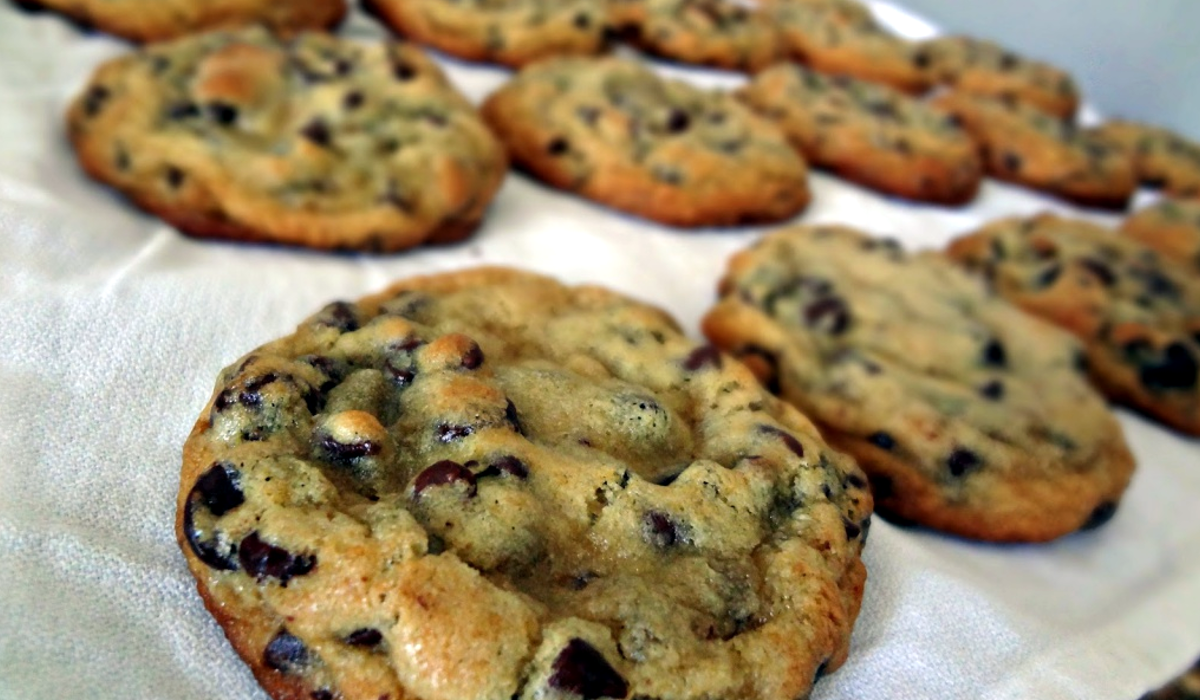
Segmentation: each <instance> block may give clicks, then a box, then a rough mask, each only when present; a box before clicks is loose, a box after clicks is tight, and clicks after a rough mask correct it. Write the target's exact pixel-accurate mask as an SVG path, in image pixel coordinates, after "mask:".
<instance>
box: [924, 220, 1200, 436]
mask: <svg viewBox="0 0 1200 700" xmlns="http://www.w3.org/2000/svg"><path fill="white" fill-rule="evenodd" d="M948 252H949V254H950V255H951V257H953V258H955V259H956V260H958V261H959V262H961V263H962V264H963V265H965V266H966V267H967V268H968V269H971V270H973V271H975V272H978V273H980V274H982V275H984V276H985V277H986V278H987V279H988V280H989V281H990V283H991V285H992V286H993V287H994V288H995V289H996V290H997V291H998V292H999V293H1000V294H1001V295H1002V296H1004V297H1006V298H1008V299H1010V300H1011V301H1013V302H1014V303H1016V304H1017V305H1019V306H1020V307H1021V308H1023V309H1025V310H1027V311H1029V312H1031V313H1034V314H1036V315H1038V316H1041V317H1043V318H1046V319H1048V320H1050V321H1052V322H1054V323H1056V324H1058V325H1060V326H1062V327H1064V328H1066V329H1067V330H1069V331H1071V332H1072V333H1074V334H1075V335H1076V336H1078V337H1079V338H1080V339H1081V340H1082V341H1083V342H1084V344H1085V346H1086V347H1087V351H1088V366H1089V368H1090V374H1091V376H1092V379H1093V380H1094V381H1095V383H1096V384H1097V386H1099V387H1100V389H1101V390H1102V391H1104V392H1105V393H1106V394H1107V395H1108V396H1110V397H1111V398H1113V399H1114V400H1116V401H1119V402H1122V403H1125V404H1128V405H1130V406H1132V407H1134V408H1137V409H1139V410H1141V411H1144V412H1145V413H1147V414H1149V415H1150V416H1153V417H1155V418H1157V419H1158V420H1160V421H1162V422H1163V423H1166V424H1167V425H1170V426H1172V427H1174V428H1176V429H1177V430H1181V431H1184V432H1187V433H1191V434H1193V435H1196V434H1200V384H1198V383H1197V375H1198V372H1200V283H1197V279H1196V276H1195V273H1194V272H1192V271H1191V270H1189V269H1188V268H1185V267H1182V266H1179V265H1177V264H1175V263H1172V262H1170V261H1169V260H1166V259H1164V258H1163V257H1162V256H1160V255H1159V254H1158V253H1157V252H1155V251H1154V250H1152V249H1151V248H1147V247H1146V246H1143V245H1141V244H1140V243H1138V242H1137V241H1135V240H1132V239H1131V238H1129V237H1127V236H1124V235H1121V234H1118V233H1117V232H1115V231H1111V230H1108V229H1106V228H1103V227H1101V226H1098V225H1096V224H1091V223H1088V222H1085V221H1077V220H1072V219H1066V218H1063V217H1059V216H1054V215H1049V214H1044V215H1040V216H1035V217H1031V218H1019V217H1014V218H1007V219H1001V220H999V221H995V222H993V223H991V224H988V225H987V226H984V227H983V228H982V229H980V230H978V231H976V232H974V233H971V234H968V235H966V236H964V237H962V238H960V239H958V240H956V241H953V242H952V243H951V244H950V246H949V249H948Z"/></svg>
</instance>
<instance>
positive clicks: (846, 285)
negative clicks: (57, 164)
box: [703, 226, 1133, 542]
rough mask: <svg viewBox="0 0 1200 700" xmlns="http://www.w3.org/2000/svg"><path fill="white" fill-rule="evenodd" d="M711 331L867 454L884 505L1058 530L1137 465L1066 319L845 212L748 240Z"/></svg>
mask: <svg viewBox="0 0 1200 700" xmlns="http://www.w3.org/2000/svg"><path fill="white" fill-rule="evenodd" d="M703 329H704V333H705V334H706V335H707V336H708V337H709V338H710V339H711V340H712V341H713V343H714V344H715V345H716V346H717V347H720V348H722V349H724V350H727V351H729V352H732V353H733V354H735V355H736V356H739V357H740V358H742V359H743V360H744V361H745V362H746V363H747V364H748V365H749V366H751V367H752V369H753V370H754V371H755V372H756V373H757V374H758V376H759V377H760V378H761V379H762V380H763V381H764V382H765V383H766V385H767V386H768V387H770V388H772V389H773V390H774V391H776V392H777V393H779V394H780V395H781V396H783V398H785V399H787V400H788V401H789V402H791V403H792V404H794V405H795V406H797V407H798V408H800V410H801V411H802V412H804V413H805V414H807V415H808V416H810V417H811V418H812V419H813V420H814V421H815V422H816V424H817V425H818V427H819V428H820V429H821V434H822V435H824V436H825V438H826V439H827V440H829V442H830V444H832V445H835V446H836V447H837V448H838V449H842V450H845V451H846V452H849V453H850V454H852V455H854V456H855V457H856V458H857V459H858V460H859V463H860V464H861V465H862V468H863V469H864V470H865V471H866V472H867V474H868V475H869V476H870V478H871V481H872V491H873V493H874V496H875V502H876V508H877V511H878V512H880V513H881V514H884V515H888V516H891V517H896V518H898V519H900V520H902V521H912V522H916V523H920V524H923V525H926V526H928V527H932V528H937V529H939V530H944V531H946V532H950V533H953V534H956V535H960V536H962V537H968V538H973V539H981V540H990V541H1005V542H1037V541H1044V540H1050V539H1053V538H1056V537H1059V536H1062V535H1065V534H1067V533H1070V532H1074V531H1076V530H1079V529H1087V528H1091V527H1096V526H1098V525H1099V524H1101V523H1103V522H1104V521H1106V520H1107V519H1109V518H1110V517H1111V516H1112V515H1113V514H1114V512H1115V510H1116V507H1117V503H1118V501H1119V500H1120V498H1121V494H1122V493H1123V491H1124V490H1125V487H1126V485H1127V483H1128V481H1129V478H1130V475H1131V473H1132V471H1133V458H1132V456H1131V454H1130V452H1129V450H1128V448H1127V447H1126V445H1125V442H1124V439H1123V437H1122V434H1121V428H1120V425H1119V424H1118V423H1117V421H1116V419H1115V417H1114V416H1113V415H1112V414H1111V413H1110V412H1109V410H1108V407H1107V406H1106V405H1105V403H1104V401H1103V399H1102V398H1101V397H1100V396H1099V395H1098V394H1097V393H1096V392H1095V391H1094V390H1093V389H1092V388H1091V386H1090V385H1089V384H1088V382H1087V378H1086V375H1085V374H1084V373H1083V372H1082V371H1081V369H1080V367H1079V366H1078V364H1077V362H1078V358H1079V356H1080V353H1081V352H1082V349H1081V347H1080V345H1079V344H1078V343H1077V342H1076V341H1075V340H1074V339H1073V338H1071V337H1070V335H1069V334H1067V333H1064V332H1062V331H1061V330H1059V329H1057V328H1054V327H1053V326H1051V325H1049V324H1047V323H1044V322H1042V321H1040V320H1038V319H1035V318H1032V317H1029V316H1027V315H1025V314H1023V313H1022V312H1021V311H1019V310H1018V309H1016V308H1015V307H1013V306H1011V305H1009V304H1007V303H1005V302H1004V301H1003V300H1001V299H999V298H997V297H996V296H994V295H991V294H989V293H987V292H986V290H985V289H984V287H983V286H982V285H981V284H980V283H979V282H978V281H977V280H975V279H973V278H971V277H970V276H969V275H967V274H965V273H963V272H962V271H961V270H959V269H956V268H955V266H954V265H953V264H952V263H951V262H950V261H948V260H946V259H944V258H942V257H941V256H940V255H938V254H936V253H929V252H926V253H921V254H911V253H907V252H905V251H904V250H903V249H902V248H901V247H900V246H899V245H898V244H897V243H896V242H895V241H892V240H889V239H877V238H872V237H870V236H868V235H866V234H863V233H860V232H858V231H855V230H852V229H848V228H844V227H840V226H815V227H814V226H810V227H797V228H792V229H785V230H783V231H779V232H776V233H773V234H770V235H768V236H766V237H765V238H763V239H761V240H760V241H759V242H758V243H757V244H755V245H754V246H753V247H751V248H750V249H748V250H745V251H743V252H741V253H739V254H738V255H736V256H734V258H733V259H732V261H731V262H730V264H729V268H728V270H727V273H726V275H725V277H724V279H723V280H722V282H721V285H720V301H719V302H718V303H717V305H716V306H715V307H714V308H713V309H712V310H711V311H710V312H709V313H708V314H707V315H706V316H705V318H704V321H703Z"/></svg>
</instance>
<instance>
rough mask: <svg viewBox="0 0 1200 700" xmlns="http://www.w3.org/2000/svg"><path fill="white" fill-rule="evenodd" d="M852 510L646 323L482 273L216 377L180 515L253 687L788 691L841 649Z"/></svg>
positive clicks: (836, 661)
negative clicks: (257, 683) (250, 673)
mask: <svg viewBox="0 0 1200 700" xmlns="http://www.w3.org/2000/svg"><path fill="white" fill-rule="evenodd" d="M870 512H871V497H870V495H869V494H868V492H867V491H866V479H865V477H864V476H863V474H862V472H860V471H859V470H858V468H857V467H856V466H855V465H854V463H853V461H852V460H850V459H848V458H846V457H844V456H842V455H840V454H838V453H837V452H834V451H832V450H830V449H829V448H828V447H826V446H825V444H824V443H823V442H822V440H821V438H820V437H819V435H818V433H817V431H816V429H815V428H814V427H813V426H812V425H811V424H810V423H809V422H808V421H807V420H806V419H805V418H804V417H802V416H801V415H800V414H799V413H797V412H796V411H795V410H794V409H792V408H790V407H788V406H786V405H785V404H782V403H781V402H779V401H778V400H776V399H775V398H773V397H772V396H770V395H769V394H768V393H766V392H765V391H764V390H763V389H762V388H761V387H760V386H759V385H758V383H757V382H756V381H755V379H754V377H753V375H752V374H750V373H749V371H748V370H746V368H745V367H743V366H742V365H740V364H738V363H736V362H734V361H732V360H731V359H729V358H727V357H724V356H722V355H721V354H720V353H718V352H717V351H716V350H715V349H713V348H712V347H708V346H701V345H697V344H696V343H694V342H692V341H690V340H688V339H687V338H685V337H684V336H683V334H682V333H681V332H680V331H679V330H678V328H677V327H676V326H675V324H674V322H673V321H671V320H670V319H669V318H668V317H667V316H666V315H665V314H664V313H662V312H661V311H659V310H657V309H654V308H652V307H649V306H646V305H644V304H641V303H637V302H634V301H632V300H630V299H627V298H624V297H621V296H619V295H617V294H614V293H612V292H609V291H607V290H603V289H600V288H596V287H573V288H572V287H565V286H562V285H560V284H558V283H556V282H554V281H552V280H550V279H547V278H544V277H538V276H535V275H531V274H526V273H520V272H515V271H510V270H501V269H481V270H471V271H464V272H458V273H450V274H445V275H441V276H436V277H427V278H419V279H414V280H409V281H406V282H401V283H398V284H396V285H395V286H393V287H392V288H390V289H388V290H387V291H385V292H383V293H381V294H378V295H375V296H372V297H368V298H366V299H364V300H362V301H360V302H358V303H355V304H351V303H335V304H331V305H329V306H328V307H326V308H325V309H324V310H322V311H321V312H319V313H317V314H316V315H314V316H313V317H311V318H310V319H308V320H307V321H305V322H304V323H303V324H302V325H301V326H300V327H299V328H298V330H297V332H296V333H295V334H293V335H291V336H288V337H286V338H283V339H281V340H278V341H275V342H272V343H270V344H268V345H265V346H263V347H261V348H259V349H257V350H254V351H253V352H251V353H250V354H248V355H247V356H245V357H243V358H241V359H239V360H238V361H237V362H236V363H234V364H233V365H231V366H230V367H229V368H227V369H226V370H225V371H223V372H222V373H221V376H220V378H219V380H218V382H217V386H216V388H215V391H214V393H213V395H212V398H211V399H210V400H209V402H208V404H207V406H206V407H205V409H204V411H203V414H202V415H201V417H200V419H199V421H198V422H197V423H196V426H195V429H194V431H193V433H192V435H191V437H190V438H189V439H188V441H187V444H186V445H185V448H184V466H183V474H182V483H181V490H180V493H179V498H178V520H177V526H178V536H179V541H180V545H181V547H182V548H183V550H184V553H185V554H186V556H187V559H188V564H189V566H190V567H191V569H192V572H193V573H194V574H195V576H196V578H197V580H198V585H199V589H200V592H201V594H202V595H203V596H204V598H205V600H206V601H207V603H208V606H209V608H210V610H212V611H213V613H214V614H215V615H216V617H217V618H218V620H220V621H221V623H222V624H223V625H224V627H225V630H226V633H227V635H228V636H229V638H230V640H231V641H232V643H233V644H234V646H235V647H236V648H237V649H238V651H239V652H240V654H241V655H242V657H243V658H244V659H245V660H246V662H247V663H248V664H249V665H250V666H251V668H252V669H253V670H254V672H255V674H256V676H257V677H258V679H259V681H260V682H261V683H262V684H263V685H264V686H265V687H266V688H267V689H268V690H269V691H270V692H271V693H272V694H273V695H274V696H275V697H277V698H292V697H305V698H308V697H313V698H344V699H345V700H378V698H380V697H391V698H405V697H420V698H426V699H428V700H467V699H474V698H480V699H483V698H489V699H490V698H499V699H502V700H509V699H510V698H521V699H522V700H535V699H540V698H564V699H566V698H585V699H595V698H635V697H656V698H664V699H675V698H689V699H699V698H714V697H726V698H733V697H744V698H751V697H753V698H763V699H764V700H793V699H794V698H797V697H804V696H805V695H806V694H807V693H808V691H809V689H810V687H811V685H812V683H813V681H814V677H815V676H817V675H819V674H820V673H823V672H826V671H831V670H833V669H835V668H837V667H838V666H839V665H840V664H841V663H842V661H843V660H844V659H845V656H846V652H847V647H848V642H849V635H850V628H851V625H852V623H853V621H854V619H855V616H856V615H857V611H858V606H859V601H860V597H861V594H862V585H863V580H864V576H865V574H864V570H863V567H862V564H861V562H860V560H859V553H860V550H861V548H862V546H863V542H864V540H865V538H866V534H867V525H868V516H869V513H870Z"/></svg>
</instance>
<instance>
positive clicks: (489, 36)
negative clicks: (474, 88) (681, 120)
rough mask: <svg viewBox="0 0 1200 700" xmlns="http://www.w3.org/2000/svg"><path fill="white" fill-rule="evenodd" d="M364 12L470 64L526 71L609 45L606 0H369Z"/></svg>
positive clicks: (404, 34)
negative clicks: (541, 63) (527, 67)
mask: <svg viewBox="0 0 1200 700" xmlns="http://www.w3.org/2000/svg"><path fill="white" fill-rule="evenodd" d="M363 8H364V9H365V10H366V11H367V12H368V13H369V14H371V15H373V16H375V17H376V18H377V19H379V21H381V22H383V23H384V24H385V25H387V26H388V27H389V28H390V29H392V30H393V31H395V32H397V33H398V34H401V35H403V36H405V37H407V38H409V39H411V40H412V41H415V42H418V43H421V44H426V45H428V46H431V47H433V48H436V49H438V50H439V51H444V52H445V53H448V54H450V55H452V56H457V57H459V58H463V59H466V60H468V61H482V62H488V63H499V64H503V65H507V66H510V67H520V66H523V65H526V64H529V63H532V62H534V61H539V60H542V59H545V58H549V57H551V56H564V55H571V56H578V55H590V54H597V53H601V52H603V51H605V50H606V49H607V47H608V40H607V36H606V30H607V29H608V27H609V17H608V7H607V5H606V3H605V1H604V0H364V1H363Z"/></svg>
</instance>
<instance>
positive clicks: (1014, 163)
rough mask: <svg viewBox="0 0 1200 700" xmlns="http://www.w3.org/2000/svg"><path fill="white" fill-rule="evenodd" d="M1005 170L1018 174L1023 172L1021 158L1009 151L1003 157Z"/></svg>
mask: <svg viewBox="0 0 1200 700" xmlns="http://www.w3.org/2000/svg"><path fill="white" fill-rule="evenodd" d="M1002 160H1003V165H1004V169H1005V170H1007V171H1008V172H1010V173H1017V172H1019V171H1020V170H1021V156H1019V155H1017V154H1016V153H1013V152H1012V151H1009V152H1007V153H1005V154H1004V156H1003V159H1002Z"/></svg>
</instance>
